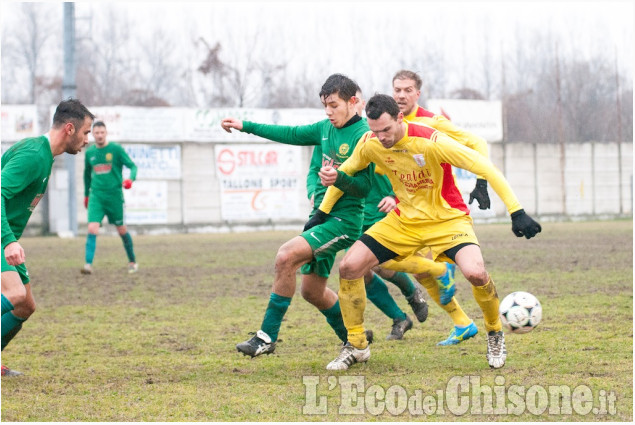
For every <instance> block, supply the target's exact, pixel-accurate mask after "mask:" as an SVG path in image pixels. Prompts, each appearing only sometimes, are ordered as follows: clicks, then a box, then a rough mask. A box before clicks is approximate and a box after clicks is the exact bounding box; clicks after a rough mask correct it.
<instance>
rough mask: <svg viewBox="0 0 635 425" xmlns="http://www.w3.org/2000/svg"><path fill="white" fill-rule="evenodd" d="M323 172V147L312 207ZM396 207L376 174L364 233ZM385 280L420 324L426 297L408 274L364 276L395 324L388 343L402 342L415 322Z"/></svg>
mask: <svg viewBox="0 0 635 425" xmlns="http://www.w3.org/2000/svg"><path fill="white" fill-rule="evenodd" d="M355 96H356V98H357V103H356V105H355V106H356V110H357V114H358V115H359V116H360V117H361V116H362V113H363V110H364V106H365V102H364V99H363V95H362V92H361V90H359V91H358V92H357V93H356V95H355ZM320 168H322V149H321V147H320V146H316V147H315V148H314V149H313V154H312V156H311V164H310V166H309V174H308V175H307V181H306V182H307V183H306V185H307V195H308V198H309V201H310V202H311V207H313V206H314V205H313V201H314V197H315V191H316V189H317V188H318V186H322V184H321V182H320V177H319V176H318V173H319V171H320ZM395 206H396V200H395V194H394V193H393V191H392V186H391V185H390V181H389V180H388V178H387V177H386V176H384V175H381V174H377V173H373V175H372V176H371V189H370V191H369V193H368V196H366V199H365V206H364V222H363V225H362V231H363V232H364V231H366V230H367V229H368V228H369V227H370V226H372V225H373V224H374V223H375V222H376V221H379V220H381V219H382V218H383V217H384V216H385V215H386V214H387V213H388V212H390V211H392V210H393V209H394V208H395ZM380 276H381V277H380ZM382 278H384V279H386V280H388V281H389V282H392V283H393V284H395V285H396V286H397V287H398V288H399V289H400V291H401V293H402V294H403V295H404V296H405V297H406V300H407V301H408V304H410V306H411V307H412V310H413V312H414V313H415V317H417V320H419V322H424V321H425V320H426V318H427V317H428V304H427V303H426V301H425V298H424V297H423V293H422V291H421V289H420V288H419V287H418V286H416V285H415V284H414V282H412V280H411V279H410V277H408V275H407V274H406V273H403V272H400V271H394V270H388V269H384V268H381V267H376V268H375V269H373V270H369V271H368V272H367V273H366V275H365V276H364V283H365V284H366V296H367V297H368V299H369V300H370V301H371V302H372V303H373V304H374V305H375V306H376V307H377V308H378V309H379V310H380V311H381V312H382V313H384V314H385V315H386V316H388V317H389V318H390V319H392V321H393V325H392V329H391V331H390V333H389V334H388V336H387V338H386V339H388V340H400V339H403V337H404V334H405V333H406V332H407V331H409V330H410V329H412V320H411V319H410V318H409V317H408V315H407V314H406V313H405V312H404V311H403V310H402V309H401V308H399V306H398V305H397V303H396V302H395V300H394V298H393V297H392V295H390V292H388V287H387V286H386V284H385V283H384V281H383V280H382Z"/></svg>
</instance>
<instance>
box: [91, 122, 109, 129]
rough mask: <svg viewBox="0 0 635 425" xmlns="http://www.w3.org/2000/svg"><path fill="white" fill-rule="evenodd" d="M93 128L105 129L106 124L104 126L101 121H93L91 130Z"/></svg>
mask: <svg viewBox="0 0 635 425" xmlns="http://www.w3.org/2000/svg"><path fill="white" fill-rule="evenodd" d="M95 127H104V128H106V124H104V122H103V121H95V123H94V124H93V128H95Z"/></svg>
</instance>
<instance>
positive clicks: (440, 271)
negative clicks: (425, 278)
mask: <svg viewBox="0 0 635 425" xmlns="http://www.w3.org/2000/svg"><path fill="white" fill-rule="evenodd" d="M381 266H382V267H383V268H385V269H389V270H395V271H398V272H404V273H410V274H420V273H428V274H430V275H432V276H434V277H439V276H443V275H444V274H445V270H446V269H445V263H443V262H437V261H433V260H431V259H429V258H426V257H422V256H421V255H417V254H414V255H411V256H410V257H407V258H404V259H403V260H401V261H395V260H388V261H386V262H385V263H382V264H381Z"/></svg>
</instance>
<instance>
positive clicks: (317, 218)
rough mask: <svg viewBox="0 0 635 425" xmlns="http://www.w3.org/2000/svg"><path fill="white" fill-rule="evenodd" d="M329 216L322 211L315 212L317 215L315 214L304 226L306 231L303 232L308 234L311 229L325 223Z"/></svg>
mask: <svg viewBox="0 0 635 425" xmlns="http://www.w3.org/2000/svg"><path fill="white" fill-rule="evenodd" d="M328 216H329V215H328V214H327V213H325V212H324V211H322V210H317V211H315V214H313V216H312V217H311V218H310V219H309V221H307V222H306V224H305V225H304V230H302V231H303V232H306V231H307V230H309V229H310V228H312V227H315V226H318V225H320V224H322V223H324V222H325V221H326V219H327V218H328Z"/></svg>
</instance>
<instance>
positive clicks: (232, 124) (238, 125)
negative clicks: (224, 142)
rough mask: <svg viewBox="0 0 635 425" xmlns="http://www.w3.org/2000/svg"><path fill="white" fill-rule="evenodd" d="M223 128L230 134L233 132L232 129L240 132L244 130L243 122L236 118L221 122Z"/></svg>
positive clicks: (225, 119)
mask: <svg viewBox="0 0 635 425" xmlns="http://www.w3.org/2000/svg"><path fill="white" fill-rule="evenodd" d="M220 125H221V127H223V130H225V131H226V132H228V133H231V132H232V128H233V129H236V130H238V131H242V130H243V122H242V121H241V120H238V119H236V118H224V119H223V120H222V121H221V122H220Z"/></svg>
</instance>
